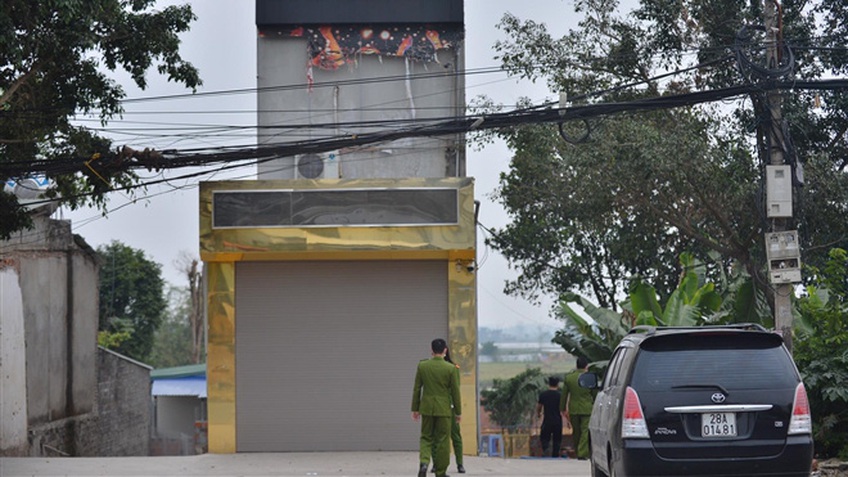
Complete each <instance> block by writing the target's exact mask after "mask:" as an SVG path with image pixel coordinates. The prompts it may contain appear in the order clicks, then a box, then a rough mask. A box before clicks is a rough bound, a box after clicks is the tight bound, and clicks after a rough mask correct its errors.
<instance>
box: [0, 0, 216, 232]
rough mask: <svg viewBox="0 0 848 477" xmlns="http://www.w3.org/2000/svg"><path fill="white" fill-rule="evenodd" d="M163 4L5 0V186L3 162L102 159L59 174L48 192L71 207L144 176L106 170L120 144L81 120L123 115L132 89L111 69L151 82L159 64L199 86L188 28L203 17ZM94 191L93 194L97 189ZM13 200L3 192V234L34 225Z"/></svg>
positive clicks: (1, 142)
mask: <svg viewBox="0 0 848 477" xmlns="http://www.w3.org/2000/svg"><path fill="white" fill-rule="evenodd" d="M154 5H155V0H86V1H80V0H42V1H37V2H33V1H30V0H4V1H3V3H2V5H0V111H1V112H2V114H0V182H2V181H5V180H6V179H9V175H8V174H7V173H5V172H4V169H3V164H4V163H8V164H14V163H18V164H20V163H31V162H33V161H57V162H58V161H72V160H74V161H78V160H79V159H93V162H92V164H93V165H92V167H94V168H96V169H97V173H96V174H95V173H93V172H91V173H87V174H64V175H63V174H57V175H53V176H52V177H50V178H51V179H52V180H53V181H54V182H55V184H56V188H55V189H53V190H52V191H51V192H50V194H49V195H51V196H57V195H61V197H62V201H63V202H64V203H66V204H67V205H69V206H70V207H72V208H76V207H80V206H83V205H89V204H90V205H95V206H99V207H101V208H104V207H105V199H104V194H105V193H106V192H108V191H110V190H112V189H114V188H117V187H121V186H127V185H130V184H133V183H135V182H136V181H137V177H136V176H135V175H134V174H132V173H128V172H125V171H122V170H121V169H120V168H109V167H105V166H101V165H100V163H99V162H98V160H97V159H96V158H99V157H105V156H106V155H108V154H109V152H110V148H111V142H110V141H109V140H107V139H105V138H103V137H100V136H99V135H98V133H97V132H96V131H94V130H92V129H88V128H84V127H80V126H74V125H73V124H71V121H72V119H73V118H74V116H75V115H76V114H78V113H91V112H95V113H98V114H99V116H100V119H101V122H102V123H103V124H105V123H106V122H108V120H109V119H110V118H112V117H114V116H116V115H119V114H120V113H121V112H122V107H121V103H120V101H121V99H122V98H124V96H125V93H124V90H123V89H122V88H121V86H120V85H119V84H117V83H116V82H115V81H114V80H112V79H110V78H109V77H108V76H107V74H106V71H107V70H108V71H115V70H116V69H118V68H120V69H122V70H125V71H127V72H129V73H130V76H131V77H132V80H133V81H134V82H135V84H136V85H137V86H138V87H140V88H142V89H144V88H145V87H146V86H147V78H146V74H147V71H148V70H150V69H151V68H155V69H156V71H157V72H158V73H159V74H162V75H165V76H167V77H168V79H169V80H171V81H175V82H177V83H182V84H184V85H186V86H187V87H190V88H192V89H193V88H195V87H197V86H198V85H200V84H201V81H200V78H199V76H198V72H197V70H196V69H195V68H194V67H193V66H192V65H191V64H190V63H188V62H186V61H184V60H183V59H182V58H181V56H180V54H179V45H180V39H179V34H180V33H182V32H185V31H187V30H188V29H189V24H190V23H191V22H192V21H193V20H194V18H195V17H194V15H193V13H192V11H191V8H190V7H189V6H187V5H184V6H169V7H166V8H164V9H162V10H159V11H156V10H153V7H154ZM88 194H91V195H88ZM16 203H17V201H16V200H15V199H14V197H11V196H10V195H9V194H6V193H4V192H2V191H0V239H2V238H8V236H9V234H10V233H12V232H14V231H17V230H20V229H21V228H23V227H26V226H28V225H29V224H30V220H29V217H28V215H27V214H26V213H25V212H24V211H23V210H22V209H20V208H19V207H17V206H16V205H15V204H16Z"/></svg>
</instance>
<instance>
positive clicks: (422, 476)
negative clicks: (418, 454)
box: [418, 462, 427, 477]
mask: <svg viewBox="0 0 848 477" xmlns="http://www.w3.org/2000/svg"><path fill="white" fill-rule="evenodd" d="M418 477H427V463H426V462H425V463H423V464H421V465H419V466H418Z"/></svg>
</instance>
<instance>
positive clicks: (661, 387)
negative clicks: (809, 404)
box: [631, 333, 798, 391]
mask: <svg viewBox="0 0 848 477" xmlns="http://www.w3.org/2000/svg"><path fill="white" fill-rule="evenodd" d="M781 344H782V343H781V341H780V340H779V338H777V337H774V336H769V335H765V334H753V333H734V334H721V333H695V334H691V335H668V336H660V337H656V338H650V339H646V340H645V341H643V342H642V345H641V351H640V352H639V354H638V356H637V359H636V363H635V368H634V370H633V376H632V379H631V385H632V386H633V387H634V388H636V389H637V390H638V391H668V390H671V389H673V388H675V389H685V388H686V387H690V386H691V387H703V386H716V385H718V386H721V387H723V388H725V389H776V388H784V387H792V386H795V385H796V384H797V382H798V381H797V379H798V378H797V376H796V372H795V366H794V365H793V364H792V359H791V358H790V356H789V354H788V353H787V352H786V351H785V350H784V349H783V347H782V346H781Z"/></svg>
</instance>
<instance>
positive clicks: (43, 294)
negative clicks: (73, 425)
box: [10, 217, 99, 426]
mask: <svg viewBox="0 0 848 477" xmlns="http://www.w3.org/2000/svg"><path fill="white" fill-rule="evenodd" d="M70 229H71V227H70V222H66V221H58V220H49V219H47V218H46V217H37V218H36V220H35V229H33V230H30V231H26V232H22V233H21V235H19V236H18V237H16V238H13V239H12V240H11V241H10V244H11V245H12V246H14V247H15V248H16V250H15V251H14V252H13V253H12V256H14V257H15V258H14V259H15V260H16V261H17V267H18V269H19V282H20V287H21V294H22V298H23V309H24V323H25V324H26V383H27V395H28V407H27V411H28V415H29V425H30V426H34V425H39V424H44V423H47V422H50V421H55V420H58V419H64V418H67V417H71V416H77V415H82V414H86V413H88V412H91V411H92V409H93V408H94V390H95V387H96V383H97V375H96V371H95V365H94V364H95V350H96V346H97V323H98V311H97V309H98V288H97V286H98V285H97V284H98V271H99V265H98V263H97V258H96V254H95V252H94V251H93V250H91V249H90V247H88V246H87V245H85V243H84V242H83V241H82V240H81V239H76V238H75V237H74V236H73V235H72V234H71V230H70Z"/></svg>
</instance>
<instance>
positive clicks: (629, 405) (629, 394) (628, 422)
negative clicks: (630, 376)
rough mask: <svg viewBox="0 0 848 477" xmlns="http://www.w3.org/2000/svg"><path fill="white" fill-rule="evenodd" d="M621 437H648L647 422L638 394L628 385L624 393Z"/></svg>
mask: <svg viewBox="0 0 848 477" xmlns="http://www.w3.org/2000/svg"><path fill="white" fill-rule="evenodd" d="M621 437H622V438H623V439H624V438H649V437H650V435H649V434H648V423H647V422H645V415H644V414H643V413H642V404H641V403H640V402H639V395H638V394H636V391H635V390H634V389H633V388H631V387H630V386H628V387H627V391H626V392H625V394H624V413H623V416H622V419H621Z"/></svg>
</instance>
